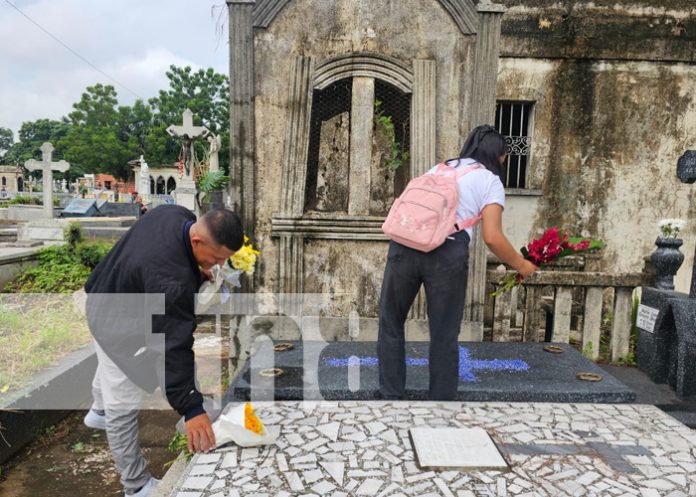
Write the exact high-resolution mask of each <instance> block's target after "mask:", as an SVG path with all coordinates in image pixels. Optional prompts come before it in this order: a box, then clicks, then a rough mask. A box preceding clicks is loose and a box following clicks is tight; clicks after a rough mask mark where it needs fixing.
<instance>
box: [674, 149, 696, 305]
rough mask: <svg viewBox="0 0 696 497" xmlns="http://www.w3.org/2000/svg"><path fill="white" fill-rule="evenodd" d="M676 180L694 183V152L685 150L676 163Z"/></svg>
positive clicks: (694, 278) (694, 275)
mask: <svg viewBox="0 0 696 497" xmlns="http://www.w3.org/2000/svg"><path fill="white" fill-rule="evenodd" d="M677 178H679V181H681V182H682V183H688V184H692V183H694V182H696V150H687V151H686V152H684V155H682V156H681V157H680V158H679V161H677ZM689 297H690V298H692V299H696V252H695V253H694V263H693V267H692V268H691V289H690V291H689Z"/></svg>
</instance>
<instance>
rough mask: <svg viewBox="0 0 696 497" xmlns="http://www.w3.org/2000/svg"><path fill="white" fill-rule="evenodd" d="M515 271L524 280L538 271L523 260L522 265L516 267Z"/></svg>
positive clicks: (531, 263)
mask: <svg viewBox="0 0 696 497" xmlns="http://www.w3.org/2000/svg"><path fill="white" fill-rule="evenodd" d="M515 270H516V271H517V272H518V273H520V276H522V278H526V277H528V276H531V275H532V274H534V273H535V272H536V271H538V270H539V268H538V267H537V266H535V265H534V263H533V262H531V261H528V260H527V259H523V261H522V264H520V266H519V267H516V268H515Z"/></svg>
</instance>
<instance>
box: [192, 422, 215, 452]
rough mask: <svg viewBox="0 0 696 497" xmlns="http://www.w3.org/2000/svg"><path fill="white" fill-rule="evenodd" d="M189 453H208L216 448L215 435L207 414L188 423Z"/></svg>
mask: <svg viewBox="0 0 696 497" xmlns="http://www.w3.org/2000/svg"><path fill="white" fill-rule="evenodd" d="M186 434H187V436H188V450H189V452H191V453H193V452H208V451H209V450H211V449H214V448H215V433H213V425H212V424H211V423H210V418H209V417H208V414H207V413H203V414H199V415H198V416H195V417H193V418H191V419H189V420H188V421H186Z"/></svg>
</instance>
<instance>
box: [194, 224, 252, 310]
mask: <svg viewBox="0 0 696 497" xmlns="http://www.w3.org/2000/svg"><path fill="white" fill-rule="evenodd" d="M259 255H261V252H259V251H258V250H256V249H255V248H254V246H253V245H252V244H251V242H249V238H248V237H247V236H246V235H244V243H243V244H242V248H240V249H239V250H237V251H236V252H235V253H234V254H233V255H232V257H230V258H229V259H228V260H227V261H226V262H225V264H223V265H222V266H215V267H213V269H212V273H213V281H206V282H204V283H203V284H202V285H201V288H200V290H198V309H197V312H202V311H205V309H207V308H208V307H210V306H211V305H212V304H213V303H214V299H215V297H218V299H219V302H220V303H221V304H224V303H225V302H227V300H228V299H229V298H230V293H231V292H232V288H235V287H236V288H239V287H240V286H242V284H241V283H240V281H239V280H240V278H241V276H242V274H243V273H246V274H254V269H255V266H256V259H257V258H258V256H259Z"/></svg>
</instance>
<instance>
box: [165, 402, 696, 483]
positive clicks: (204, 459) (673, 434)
mask: <svg viewBox="0 0 696 497" xmlns="http://www.w3.org/2000/svg"><path fill="white" fill-rule="evenodd" d="M257 408H258V411H257V412H258V414H259V415H260V417H261V419H263V421H264V422H265V423H266V425H280V427H281V435H280V437H279V438H278V440H277V441H276V443H275V444H273V445H270V446H266V447H252V448H240V447H237V446H234V445H230V446H225V447H221V448H219V449H217V450H215V451H214V452H211V453H209V454H200V455H197V456H195V457H194V458H193V460H192V461H191V464H190V465H189V467H188V469H187V471H186V473H185V474H184V475H183V476H182V477H181V479H180V480H179V482H178V485H177V490H176V491H174V492H173V493H172V494H171V495H173V496H177V497H219V496H223V495H224V496H231V497H245V496H252V495H254V496H271V495H272V496H279V497H289V496H291V495H322V496H323V495H329V496H334V497H344V496H348V495H356V496H361V495H370V496H377V497H381V496H397V495H398V496H405V495H418V496H433V497H434V496H448V497H451V496H454V495H456V496H458V497H473V496H514V497H532V496H554V497H556V496H562V495H582V496H585V497H595V496H596V497H599V496H608V495H617V496H623V495H626V496H628V495H641V496H646V497H648V496H649V497H658V496H668V495H669V496H671V497H677V496H686V495H695V494H696V455H695V454H694V451H693V450H692V449H693V447H694V445H695V444H696V433H694V432H693V431H692V430H690V429H688V428H686V427H685V426H684V425H682V424H681V423H679V422H678V421H675V420H674V419H672V418H670V417H669V416H668V415H666V414H664V413H662V412H661V411H660V410H659V409H657V408H655V407H653V406H647V405H627V404H623V405H606V404H547V403H540V404H534V403H514V404H512V403H462V402H444V403H434V402H418V403H413V402H393V403H390V402H369V403H361V402H355V401H341V402H276V403H258V404H257ZM421 428H428V429H431V428H446V429H457V428H465V429H471V428H481V429H482V430H484V431H485V432H486V433H487V434H488V435H490V438H491V441H492V442H493V443H494V444H495V447H496V450H497V451H498V452H499V454H500V455H501V456H502V458H503V459H504V460H505V463H506V464H507V465H508V466H509V468H508V469H505V470H485V471H480V470H477V469H471V470H467V469H465V468H458V469H451V470H450V469H443V470H434V469H431V468H427V467H426V468H423V467H419V460H418V458H417V457H416V454H415V451H414V448H413V444H412V437H411V436H410V432H412V431H413V430H414V429H421ZM470 448H472V447H470ZM473 448H474V450H477V451H478V450H479V448H478V447H473ZM450 450H451V448H450ZM462 450H464V451H466V447H463V448H462ZM443 452H446V451H444V448H443ZM476 456H478V460H479V461H481V460H483V459H485V458H484V457H483V456H482V455H480V454H478V452H477V454H469V457H470V458H471V457H476ZM451 457H454V454H451ZM445 462H446V461H445ZM439 463H440V464H441V463H442V462H441V461H439ZM479 464H480V463H479Z"/></svg>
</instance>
